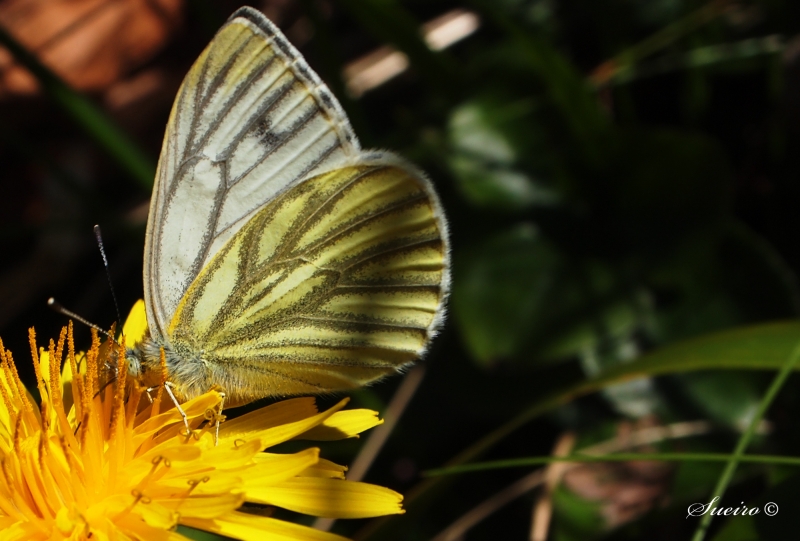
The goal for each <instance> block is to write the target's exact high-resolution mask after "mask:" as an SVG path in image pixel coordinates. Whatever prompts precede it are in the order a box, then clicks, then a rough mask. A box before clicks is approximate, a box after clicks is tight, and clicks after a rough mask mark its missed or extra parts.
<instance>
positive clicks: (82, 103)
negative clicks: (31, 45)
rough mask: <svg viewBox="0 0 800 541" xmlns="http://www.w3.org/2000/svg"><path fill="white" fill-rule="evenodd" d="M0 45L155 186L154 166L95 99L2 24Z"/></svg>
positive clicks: (76, 118) (135, 173)
mask: <svg viewBox="0 0 800 541" xmlns="http://www.w3.org/2000/svg"><path fill="white" fill-rule="evenodd" d="M0 45H3V46H4V47H6V48H7V49H8V50H9V51H10V52H11V54H13V55H14V58H15V59H16V60H17V62H19V63H20V64H21V65H22V66H24V67H25V68H26V69H27V70H28V71H30V72H31V73H32V74H33V76H34V77H36V79H37V81H38V82H39V84H40V85H41V87H42V89H43V90H44V91H45V93H47V95H48V96H50V97H51V98H52V99H53V100H54V101H55V102H56V103H58V104H59V106H61V108H62V109H64V111H66V112H67V113H68V114H69V115H70V116H71V117H72V119H73V120H74V121H75V122H76V123H77V124H78V125H80V127H81V128H82V129H83V130H84V131H85V132H86V133H87V134H88V135H89V136H90V137H91V138H92V139H93V140H94V141H95V142H96V143H97V144H98V145H100V146H101V147H103V148H104V149H105V150H106V152H108V154H109V155H110V156H111V157H112V158H114V159H115V160H116V161H117V162H118V163H119V164H120V166H121V167H122V168H123V169H124V170H125V171H126V172H127V173H128V174H129V175H130V176H131V177H132V178H133V179H135V180H136V181H138V182H139V184H141V185H142V187H144V188H147V189H148V190H149V189H150V188H152V186H153V179H154V178H155V171H156V170H155V166H154V164H153V162H152V161H151V160H150V159H149V158H147V156H146V155H145V154H144V152H142V151H141V150H140V149H139V148H138V147H137V145H136V144H135V143H134V142H133V141H131V139H130V138H129V137H128V136H127V135H126V134H125V133H124V132H123V131H122V130H121V129H120V128H119V127H118V126H116V124H114V122H113V121H112V120H111V119H110V118H108V116H107V115H106V114H105V113H103V111H102V110H101V109H100V108H98V107H97V106H96V105H95V104H94V103H92V102H91V101H90V100H89V99H88V98H86V97H85V96H83V95H82V94H80V93H78V92H76V91H75V90H73V89H72V88H71V87H70V86H69V85H67V84H66V83H65V82H64V81H63V80H61V78H60V77H59V76H58V75H56V74H55V73H53V72H52V71H51V70H50V69H49V68H48V67H47V66H45V65H44V64H42V63H41V62H40V61H39V59H38V58H37V57H36V56H35V55H34V54H32V53H31V52H30V51H28V50H27V49H26V48H25V47H24V46H23V45H22V44H20V43H19V42H18V41H17V40H16V39H14V38H13V37H12V36H11V34H9V33H8V32H7V31H6V29H5V28H3V27H2V26H0Z"/></svg>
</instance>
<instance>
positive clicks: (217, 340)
mask: <svg viewBox="0 0 800 541" xmlns="http://www.w3.org/2000/svg"><path fill="white" fill-rule="evenodd" d="M446 239H447V234H446V225H445V222H444V217H443V216H442V213H441V210H440V207H439V204H438V201H437V199H436V195H435V192H434V191H433V189H432V188H431V186H430V185H429V183H428V181H427V180H426V179H425V178H424V177H423V176H422V174H421V173H419V172H418V171H416V170H414V169H413V168H411V167H409V166H408V165H406V164H404V163H403V162H402V161H400V160H399V159H398V158H395V157H393V156H391V155H377V154H376V155H373V156H371V157H367V156H364V157H362V158H361V163H360V164H359V165H353V166H346V167H342V168H339V169H336V170H333V171H330V172H328V173H324V174H321V175H319V176H315V177H313V178H311V179H308V180H305V181H303V182H302V183H300V184H298V185H296V186H294V187H293V188H291V189H290V190H288V191H286V192H285V193H283V194H282V195H280V196H278V197H277V198H276V199H274V200H273V201H271V202H270V203H268V204H267V205H266V206H264V207H263V208H262V209H261V210H259V211H258V212H257V213H256V214H255V215H254V216H253V217H252V218H251V219H250V220H249V221H248V222H247V224H246V225H245V226H244V227H243V228H242V229H241V230H240V231H238V232H237V233H236V234H235V236H233V238H231V240H230V241H229V242H228V244H226V245H225V246H224V247H223V248H222V250H220V252H219V253H218V254H216V255H215V256H214V257H213V258H212V260H211V262H210V263H209V265H208V266H207V267H206V268H204V269H203V270H202V272H201V273H200V275H199V276H198V277H197V279H196V280H195V281H194V283H193V284H192V285H191V287H190V288H189V290H188V291H187V292H186V295H185V296H184V298H183V300H182V301H181V303H180V305H179V307H178V310H177V312H176V314H175V317H174V319H173V320H172V322H171V324H170V328H169V335H170V340H171V342H172V343H173V344H174V345H175V347H176V349H178V350H182V351H194V352H197V351H202V352H203V353H202V357H203V363H202V364H203V367H204V368H205V369H207V370H208V371H209V373H208V376H207V377H206V378H204V377H202V376H200V375H199V372H202V370H197V366H192V365H190V363H186V364H185V365H183V366H182V367H179V370H180V369H184V370H185V373H180V372H177V373H175V374H174V375H173V382H175V383H177V384H178V387H179V391H180V392H181V394H183V395H184V396H193V395H194V394H196V393H199V392H203V391H205V390H206V389H207V388H208V386H209V383H210V382H213V383H215V384H218V385H221V386H222V387H223V388H224V389H226V391H227V392H228V394H229V396H230V397H231V399H232V400H233V402H234V403H239V402H246V401H248V400H252V399H255V398H259V397H263V396H276V395H291V394H300V393H309V392H311V393H318V392H324V391H332V390H340V389H347V388H352V387H356V386H359V385H363V384H365V383H368V382H370V381H374V380H376V379H378V378H380V377H382V376H384V375H387V374H389V373H393V372H395V371H397V370H398V369H399V368H401V367H403V366H405V365H407V364H408V363H410V362H412V361H413V360H414V359H416V358H417V357H418V356H419V355H420V354H421V353H422V352H423V350H424V348H425V346H426V345H427V343H428V342H429V340H430V339H431V337H432V335H433V334H434V333H435V331H436V328H437V326H438V324H439V322H440V321H441V317H442V309H443V308H442V307H443V300H444V297H445V296H446V293H447V284H448V274H447V273H448V250H447V241H446ZM193 386H196V387H197V388H196V389H194V388H191V387H193Z"/></svg>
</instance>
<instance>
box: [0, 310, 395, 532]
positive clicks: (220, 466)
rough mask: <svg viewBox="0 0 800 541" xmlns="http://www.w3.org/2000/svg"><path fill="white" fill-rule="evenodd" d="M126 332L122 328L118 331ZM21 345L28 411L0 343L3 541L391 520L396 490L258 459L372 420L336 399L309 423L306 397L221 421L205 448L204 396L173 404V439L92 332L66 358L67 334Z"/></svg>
mask: <svg viewBox="0 0 800 541" xmlns="http://www.w3.org/2000/svg"><path fill="white" fill-rule="evenodd" d="M137 325H138V327H142V326H141V325H140V324H137V322H136V321H135V320H134V321H133V323H132V322H131V318H129V321H128V324H126V328H125V330H126V331H127V332H131V331H130V329H131V328H136V327H137ZM142 329H143V328H142ZM30 341H31V351H32V354H33V362H34V365H35V369H36V375H37V385H38V391H39V394H40V396H41V402H40V404H39V405H37V404H36V402H35V401H34V400H33V398H32V396H31V394H30V393H29V392H28V391H27V390H26V389H25V387H24V386H23V385H22V383H21V382H20V379H19V376H18V375H17V371H16V367H15V365H14V361H13V359H12V357H11V353H10V352H9V351H7V350H6V349H5V348H3V346H2V342H0V360H2V364H1V365H0V396H1V399H2V403H0V531H3V536H2V538H3V539H20V540H23V539H24V540H28V539H48V540H50V539H89V538H91V539H99V540H105V539H143V540H144V539H146V540H150V539H157V540H167V539H169V540H179V539H185V538H184V537H183V536H182V535H180V534H179V533H177V532H175V531H174V529H175V527H176V526H177V525H178V524H183V525H186V526H190V527H193V528H199V529H202V530H207V531H210V532H214V533H218V534H221V535H225V536H229V537H233V538H235V539H254V540H255V539H258V540H262V539H273V538H274V539H280V540H293V539H297V540H305V539H308V540H312V539H313V540H334V539H338V540H341V539H342V538H341V537H339V536H337V535H334V534H329V533H325V532H321V531H318V530H314V529H311V528H308V527H306V526H301V525H297V524H293V523H289V522H285V521H281V520H277V519H274V518H271V517H268V516H264V515H263V514H259V515H255V514H249V513H246V512H244V511H242V510H241V509H240V507H241V506H242V505H243V504H244V503H245V502H252V503H256V504H263V505H267V506H276V507H282V508H285V509H289V510H292V511H297V512H300V513H306V514H310V515H316V516H325V517H335V518H363V517H371V516H378V515H385V514H391V513H401V512H402V509H401V506H400V504H401V500H402V497H401V496H400V495H399V494H397V493H396V492H394V491H392V490H389V489H387V488H383V487H379V486H375V485H369V484H366V483H356V482H350V481H346V480H344V472H345V471H346V468H344V467H343V466H338V465H336V464H334V463H332V462H329V461H327V460H324V459H321V458H320V457H319V449H317V448H308V449H305V450H303V451H300V452H297V453H293V454H274V453H268V452H264V451H265V450H266V449H268V448H270V447H272V446H274V445H276V444H279V443H282V442H285V441H287V440H291V439H318V440H328V439H336V438H344V437H350V436H354V435H355V434H357V433H359V432H361V431H363V430H366V429H368V428H371V427H372V426H375V425H376V424H379V423H380V422H381V421H380V420H378V418H377V415H376V414H375V412H372V411H368V410H349V411H342V408H343V407H344V405H345V404H346V402H347V400H342V401H341V402H339V404H337V405H335V406H334V407H332V408H330V409H329V410H327V411H324V412H322V413H320V412H318V411H317V409H316V407H315V404H314V399H313V398H295V399H291V400H285V401H282V402H278V403H275V404H272V405H270V406H267V407H263V408H261V409H258V410H256V411H252V412H250V413H247V414H245V415H243V416H241V417H238V418H236V419H233V420H231V421H227V422H224V423H222V425H221V427H220V431H219V440H218V441H216V438H215V435H214V432H215V430H214V428H215V424H216V422H215V421H216V419H217V418H218V417H219V411H218V410H219V407H220V402H221V395H220V394H219V393H218V392H216V391H210V392H208V393H206V394H204V395H202V396H200V397H198V398H196V399H194V400H191V401H189V402H186V403H185V404H182V409H183V411H184V412H185V414H186V416H187V422H188V425H189V428H190V430H189V431H188V432H187V430H186V427H185V424H184V421H183V419H182V416H181V414H180V411H179V410H178V409H177V408H176V407H175V406H174V405H173V404H172V403H171V401H170V400H169V399H168V398H166V395H165V394H163V393H162V390H163V386H162V387H160V388H158V389H156V390H155V391H154V392H153V393H152V395H150V394H148V393H147V391H146V390H145V389H142V388H141V386H139V385H138V383H137V382H136V381H131V380H130V378H127V377H126V374H127V372H126V367H125V366H124V363H125V360H124V357H125V356H124V355H121V354H120V351H124V350H123V349H121V348H122V347H124V346H121V345H117V344H115V343H113V342H110V341H109V342H106V343H105V344H102V345H101V344H100V341H99V339H98V338H97V335H96V334H95V335H94V336H93V343H92V347H91V348H90V349H89V351H88V352H86V354H76V353H75V351H74V347H73V341H72V327H71V326H70V327H69V328H68V329H64V330H63V331H62V333H61V336H60V338H59V340H58V342H57V343H56V342H54V341H52V340H51V341H50V344H49V347H48V349H47V350H46V351H44V350H41V351H39V350H38V349H37V347H36V342H35V335H34V332H33V330H31V332H30ZM123 342H124V340H123ZM65 349H66V352H65ZM62 360H63V364H64V369H63V371H62V370H61V369H60V367H61V364H62ZM114 366H116V369H109V367H112V368H113V367H114ZM113 374H118V376H117V377H113Z"/></svg>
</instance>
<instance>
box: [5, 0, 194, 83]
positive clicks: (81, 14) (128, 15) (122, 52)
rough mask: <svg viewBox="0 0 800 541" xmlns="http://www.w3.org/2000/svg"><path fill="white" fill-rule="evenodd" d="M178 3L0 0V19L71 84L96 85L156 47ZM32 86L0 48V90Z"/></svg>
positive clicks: (176, 15)
mask: <svg viewBox="0 0 800 541" xmlns="http://www.w3.org/2000/svg"><path fill="white" fill-rule="evenodd" d="M183 8H184V1H183V0H3V1H1V2H0V25H2V26H3V27H4V28H6V29H7V30H8V31H9V32H10V33H11V34H12V35H13V36H14V37H15V38H16V39H17V40H19V42H20V43H22V45H24V46H25V47H26V48H28V50H30V51H31V52H33V53H34V54H36V55H37V56H38V57H39V58H40V60H42V62H43V63H44V64H46V65H47V66H48V67H50V69H52V70H53V71H55V72H56V73H57V74H58V75H59V76H61V77H62V78H63V79H64V80H65V81H66V82H67V83H69V84H70V85H72V86H73V87H74V88H76V89H79V90H84V91H100V90H104V89H106V88H107V87H108V86H109V85H111V84H113V83H114V82H115V81H117V80H119V79H120V78H122V77H124V76H125V75H126V74H128V73H130V71H131V70H133V69H135V68H137V67H139V66H141V65H142V64H143V63H144V62H146V61H147V60H148V59H150V58H151V57H152V56H153V55H154V54H155V53H156V52H158V51H159V50H160V49H161V48H162V47H163V46H164V44H165V43H166V42H167V40H168V39H169V37H170V35H171V34H172V33H173V32H174V31H175V29H176V28H177V27H178V26H179V25H180V23H181V21H182V19H183V11H184V9H183ZM36 90H37V84H36V80H35V79H34V78H33V76H32V75H31V74H30V73H28V72H27V71H26V70H25V69H23V68H21V67H19V66H17V65H16V64H14V62H13V58H12V56H11V54H10V53H9V52H8V51H7V50H5V49H0V96H2V95H6V96H7V95H9V94H31V93H34V92H36Z"/></svg>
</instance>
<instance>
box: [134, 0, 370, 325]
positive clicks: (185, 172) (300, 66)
mask: <svg viewBox="0 0 800 541" xmlns="http://www.w3.org/2000/svg"><path fill="white" fill-rule="evenodd" d="M359 152H360V151H359V144H358V140H357V139H356V137H355V134H354V133H353V131H352V129H351V127H350V124H349V122H348V120H347V117H346V116H345V114H344V112H343V110H342V108H341V106H340V105H339V103H338V101H337V100H336V98H335V97H334V96H333V94H332V93H331V92H330V90H328V88H327V87H326V86H325V85H324V84H323V83H322V81H320V79H319V77H318V76H317V75H316V74H315V73H314V72H313V71H312V70H311V69H310V68H309V67H308V65H307V64H306V62H305V60H303V57H302V56H301V55H300V53H299V52H297V50H296V49H295V48H294V47H293V46H292V45H291V44H290V43H289V42H288V41H287V40H286V38H285V37H284V36H283V34H281V32H280V30H278V29H277V28H276V27H275V26H274V25H273V24H272V23H271V22H270V21H269V20H267V18H266V17H264V16H263V15H262V14H261V13H259V12H258V11H256V10H254V9H252V8H242V9H240V10H238V11H237V12H236V13H234V14H233V15H232V16H231V18H230V19H229V20H228V22H227V23H226V24H225V26H223V27H222V29H220V31H219V32H218V33H217V35H216V36H215V37H214V39H213V40H212V41H211V43H210V44H209V45H208V47H207V48H206V50H205V51H204V52H203V53H202V54H201V55H200V58H198V60H197V61H196V62H195V64H194V65H193V66H192V68H191V70H190V71H189V73H188V74H187V76H186V78H185V79H184V81H183V85H182V86H181V89H180V91H179V92H178V97H177V99H176V101H175V104H174V106H173V108H172V113H171V114H170V119H169V123H168V125H167V131H166V135H165V137H164V146H163V148H162V151H161V158H160V160H159V164H158V172H157V174H156V182H155V187H154V189H153V199H152V201H151V204H150V216H149V220H148V224H147V237H146V241H145V258H144V294H145V304H146V307H147V320H148V322H149V325H150V332H151V334H152V335H153V336H154V337H164V336H165V335H166V331H167V327H168V325H169V322H170V320H171V318H172V315H173V313H174V312H175V310H176V308H177V306H178V303H179V302H180V300H181V297H183V295H184V293H185V292H186V290H187V289H188V287H189V285H190V284H191V283H192V281H193V280H194V279H195V277H196V276H197V275H198V274H199V272H200V270H201V269H202V268H203V267H204V266H205V265H206V263H208V262H209V261H210V259H211V258H212V257H213V256H214V255H215V254H216V253H217V252H218V251H219V250H220V248H221V247H222V246H223V245H224V244H225V242H226V241H227V240H228V239H230V238H231V237H232V236H233V235H234V234H235V233H236V232H237V231H238V230H239V229H241V227H242V226H243V225H244V224H245V223H246V222H247V220H248V219H249V218H250V217H251V216H252V215H253V214H255V212H257V211H258V209H259V208H261V207H262V206H263V205H264V204H265V203H266V202H267V201H270V200H272V199H273V198H274V197H275V196H276V195H277V194H280V193H282V192H284V191H285V190H286V189H288V188H290V187H291V186H294V185H296V184H297V183H298V182H299V181H301V180H303V179H305V178H307V177H310V176H313V175H316V174H319V173H322V172H325V171H328V170H331V169H334V168H336V167H341V166H343V165H346V164H348V163H351V162H352V161H354V160H355V159H356V158H357V157H358V155H359Z"/></svg>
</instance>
